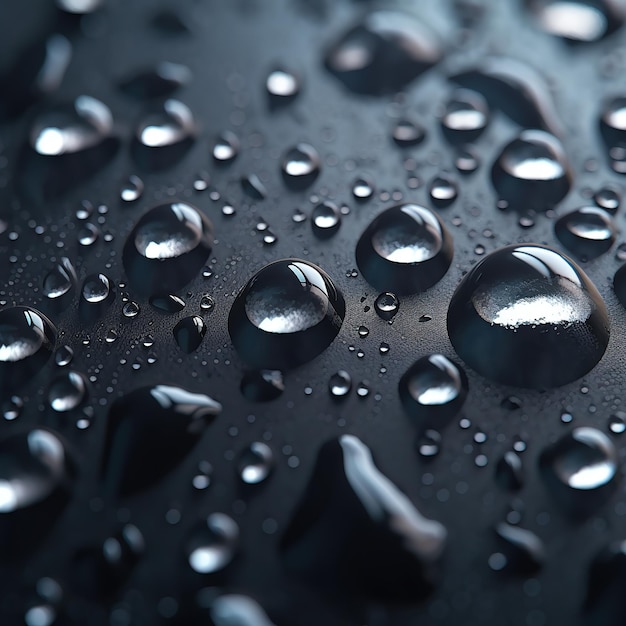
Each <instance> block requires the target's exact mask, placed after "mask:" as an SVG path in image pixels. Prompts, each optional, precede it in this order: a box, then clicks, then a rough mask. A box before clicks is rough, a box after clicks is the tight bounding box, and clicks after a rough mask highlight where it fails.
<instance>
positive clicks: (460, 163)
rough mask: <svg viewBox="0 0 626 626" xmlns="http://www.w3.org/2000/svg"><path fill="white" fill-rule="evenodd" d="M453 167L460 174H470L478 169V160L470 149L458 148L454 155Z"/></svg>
mask: <svg viewBox="0 0 626 626" xmlns="http://www.w3.org/2000/svg"><path fill="white" fill-rule="evenodd" d="M454 165H455V167H456V169H457V170H459V172H461V174H471V173H472V172H475V171H476V170H477V169H478V168H479V167H480V158H479V157H478V155H477V154H475V153H474V151H473V150H472V149H471V148H468V147H465V148H458V149H457V150H456V152H455V154H454Z"/></svg>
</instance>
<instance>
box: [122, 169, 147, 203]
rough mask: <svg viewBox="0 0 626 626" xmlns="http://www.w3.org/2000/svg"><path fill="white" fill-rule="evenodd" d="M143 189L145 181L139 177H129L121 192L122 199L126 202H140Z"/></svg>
mask: <svg viewBox="0 0 626 626" xmlns="http://www.w3.org/2000/svg"><path fill="white" fill-rule="evenodd" d="M143 188H144V185H143V181H142V180H141V178H139V176H135V175H132V176H129V177H128V180H127V181H126V182H125V183H124V186H123V187H122V190H121V191H120V198H121V199H122V200H123V201H124V202H134V201H135V200H139V198H141V194H142V193H143Z"/></svg>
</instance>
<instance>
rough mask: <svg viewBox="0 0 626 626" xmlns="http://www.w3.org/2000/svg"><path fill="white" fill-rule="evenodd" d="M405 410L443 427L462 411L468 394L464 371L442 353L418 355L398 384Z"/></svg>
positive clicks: (418, 420) (420, 422) (423, 423)
mask: <svg viewBox="0 0 626 626" xmlns="http://www.w3.org/2000/svg"><path fill="white" fill-rule="evenodd" d="M398 390H399V393H400V400H401V401H402V406H403V407H404V410H405V411H406V412H407V414H408V415H410V416H411V417H412V418H413V419H415V420H416V423H417V425H418V426H419V427H420V428H424V427H425V426H430V427H434V428H436V429H437V430H440V429H441V428H442V427H443V426H444V425H445V424H447V423H448V422H449V421H450V420H451V419H452V418H453V417H454V416H455V415H457V414H458V413H459V411H460V410H461V407H462V406H463V404H464V403H465V398H466V397H467V390H468V383H467V377H466V375H465V372H464V371H463V370H462V369H461V368H460V367H459V366H458V365H456V364H454V363H453V362H452V361H450V360H449V359H448V358H446V357H445V356H443V354H430V355H428V356H424V357H422V358H421V359H418V360H417V361H416V362H415V363H413V365H411V367H410V368H409V369H408V370H407V371H406V372H405V373H404V374H403V375H402V378H401V379H400V383H399V385H398Z"/></svg>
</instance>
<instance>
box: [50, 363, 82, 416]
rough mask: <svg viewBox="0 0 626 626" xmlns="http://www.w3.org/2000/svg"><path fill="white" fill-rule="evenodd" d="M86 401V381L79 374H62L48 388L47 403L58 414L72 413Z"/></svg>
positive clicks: (69, 372) (71, 372)
mask: <svg viewBox="0 0 626 626" xmlns="http://www.w3.org/2000/svg"><path fill="white" fill-rule="evenodd" d="M86 399H87V380H86V378H85V377H84V376H83V375H82V374H81V373H80V372H74V371H68V372H64V373H63V374H61V375H60V376H57V377H56V378H55V379H54V380H53V381H52V382H51V383H50V387H49V388H48V403H49V404H50V407H51V408H52V409H53V410H55V411H57V412H58V413H64V412H66V411H72V410H73V409H75V408H76V407H78V406H80V405H81V404H82V403H83V402H84V401H85V400H86Z"/></svg>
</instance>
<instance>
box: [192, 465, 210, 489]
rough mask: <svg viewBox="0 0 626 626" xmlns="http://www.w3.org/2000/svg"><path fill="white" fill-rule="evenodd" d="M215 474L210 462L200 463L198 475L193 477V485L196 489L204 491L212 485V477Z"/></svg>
mask: <svg viewBox="0 0 626 626" xmlns="http://www.w3.org/2000/svg"><path fill="white" fill-rule="evenodd" d="M212 474H213V466H212V465H211V464H210V463H209V462H208V461H200V463H199V464H198V470H197V474H196V475H195V476H194V477H193V479H192V481H191V484H192V485H193V488H194V489H197V490H198V491H204V490H205V489H208V488H209V486H210V485H211V476H212Z"/></svg>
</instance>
